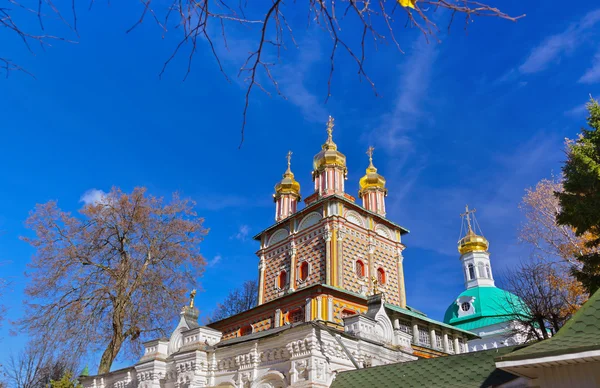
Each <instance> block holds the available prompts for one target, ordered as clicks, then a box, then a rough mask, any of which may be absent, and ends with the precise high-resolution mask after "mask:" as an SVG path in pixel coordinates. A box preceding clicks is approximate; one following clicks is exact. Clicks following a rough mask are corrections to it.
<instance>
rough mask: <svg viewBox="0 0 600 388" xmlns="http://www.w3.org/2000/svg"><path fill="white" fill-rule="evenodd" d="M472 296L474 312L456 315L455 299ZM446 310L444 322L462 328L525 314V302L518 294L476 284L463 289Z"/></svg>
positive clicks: (475, 327)
mask: <svg viewBox="0 0 600 388" xmlns="http://www.w3.org/2000/svg"><path fill="white" fill-rule="evenodd" d="M462 296H470V297H474V298H475V300H474V301H473V307H474V308H475V314H471V315H467V316H465V317H459V316H458V305H457V304H456V299H458V298H460V297H462ZM456 299H455V301H454V302H452V304H451V305H450V306H449V307H448V309H447V310H446V314H445V315H444V322H445V323H447V324H450V325H452V326H455V327H459V328H461V329H464V330H474V329H478V328H480V327H485V326H489V325H493V324H496V323H502V322H506V321H510V320H512V319H514V318H515V315H527V310H526V307H525V304H524V303H523V301H521V299H519V297H518V296H516V295H514V294H511V293H510V292H508V291H504V290H503V289H501V288H498V287H494V286H477V287H473V288H469V289H467V290H465V291H463V292H462V293H461V294H460V295H459V296H458V297H457V298H456Z"/></svg>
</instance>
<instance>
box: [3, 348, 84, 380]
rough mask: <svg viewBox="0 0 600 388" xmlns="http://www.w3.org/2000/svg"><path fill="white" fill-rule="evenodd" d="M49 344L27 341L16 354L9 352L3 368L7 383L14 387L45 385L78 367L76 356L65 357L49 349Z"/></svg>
mask: <svg viewBox="0 0 600 388" xmlns="http://www.w3.org/2000/svg"><path fill="white" fill-rule="evenodd" d="M51 348H52V345H51V344H44V343H37V344H33V343H28V344H27V345H26V346H25V348H24V349H22V350H21V352H19V353H18V354H14V353H13V354H11V355H9V357H8V363H7V365H6V367H5V368H4V374H5V376H6V379H7V383H8V384H7V385H8V386H11V387H14V388H39V387H47V386H49V384H50V381H52V380H59V379H60V378H61V377H62V376H63V375H64V374H65V373H72V372H73V371H74V370H76V369H77V367H78V360H77V357H73V356H72V357H71V358H67V356H66V355H67V354H71V353H66V354H64V355H60V356H59V355H57V354H55V353H53V352H52V351H50V349H51Z"/></svg>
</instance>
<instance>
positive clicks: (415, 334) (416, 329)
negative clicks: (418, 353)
mask: <svg viewBox="0 0 600 388" xmlns="http://www.w3.org/2000/svg"><path fill="white" fill-rule="evenodd" d="M418 343H419V325H417V324H416V323H414V324H413V344H415V345H416V344H418Z"/></svg>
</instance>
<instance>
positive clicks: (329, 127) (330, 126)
mask: <svg viewBox="0 0 600 388" xmlns="http://www.w3.org/2000/svg"><path fill="white" fill-rule="evenodd" d="M334 125H335V124H334V123H333V117H331V116H329V120H327V141H333V126H334Z"/></svg>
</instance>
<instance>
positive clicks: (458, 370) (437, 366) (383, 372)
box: [330, 346, 517, 388]
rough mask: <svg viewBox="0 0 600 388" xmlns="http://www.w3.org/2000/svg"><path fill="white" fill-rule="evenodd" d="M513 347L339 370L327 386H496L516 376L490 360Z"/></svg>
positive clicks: (424, 387) (341, 387) (336, 387)
mask: <svg viewBox="0 0 600 388" xmlns="http://www.w3.org/2000/svg"><path fill="white" fill-rule="evenodd" d="M516 348H517V347H515V346H509V347H503V348H498V349H491V350H486V351H481V352H473V353H464V354H458V355H455V356H446V357H437V358H429V359H420V360H417V361H410V362H401V363H397V364H389V365H382V366H376V367H372V368H365V369H357V370H352V371H347V372H341V373H339V374H338V375H337V376H336V378H335V380H334V381H333V384H331V387H330V388H365V387H377V388H385V387H394V388H396V387H401V388H410V387H415V388H428V387H432V388H433V387H435V388H438V387H444V388H452V387H456V388H458V387H460V388H470V387H477V388H479V387H496V386H499V385H501V384H505V383H507V382H509V381H511V380H514V379H516V378H517V376H515V375H513V374H511V373H508V372H505V371H502V370H500V369H496V366H495V363H494V359H495V358H496V357H498V356H502V355H505V354H508V353H510V352H512V351H513V350H515V349H516Z"/></svg>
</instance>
